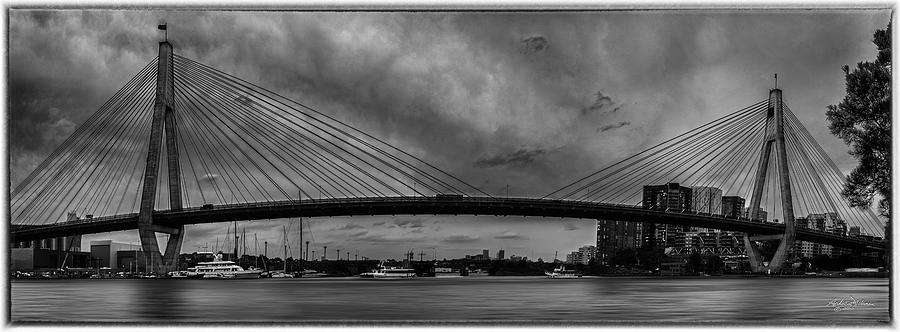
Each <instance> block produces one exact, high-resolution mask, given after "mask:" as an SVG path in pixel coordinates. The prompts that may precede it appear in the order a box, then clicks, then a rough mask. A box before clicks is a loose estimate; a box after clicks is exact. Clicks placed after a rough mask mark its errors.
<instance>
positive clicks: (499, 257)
mask: <svg viewBox="0 0 900 332" xmlns="http://www.w3.org/2000/svg"><path fill="white" fill-rule="evenodd" d="M504 255H506V252H505V251H503V249H500V250H497V260H500V261H502V260H503V259H504V258H505V256H504Z"/></svg>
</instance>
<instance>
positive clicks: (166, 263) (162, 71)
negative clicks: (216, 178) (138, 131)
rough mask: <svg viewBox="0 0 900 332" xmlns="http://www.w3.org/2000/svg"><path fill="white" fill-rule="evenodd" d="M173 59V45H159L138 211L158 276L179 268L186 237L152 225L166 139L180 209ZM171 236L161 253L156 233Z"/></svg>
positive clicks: (173, 200) (174, 205)
mask: <svg viewBox="0 0 900 332" xmlns="http://www.w3.org/2000/svg"><path fill="white" fill-rule="evenodd" d="M173 65H174V59H173V52H172V44H169V42H168V41H163V42H160V43H159V61H158V65H157V76H156V97H155V100H154V104H153V117H152V120H151V121H152V122H151V128H150V147H149V149H148V150H147V162H146V168H145V169H144V187H143V190H142V191H141V205H140V211H139V212H138V233H139V234H140V237H141V247H142V249H143V251H144V253H145V254H147V255H150V257H149V260H150V261H151V262H152V263H151V266H150V268H151V269H152V271H154V272H157V273H165V272H168V271H172V270H174V269H175V268H176V263H177V260H178V254H179V253H180V251H181V243H182V240H183V238H184V226H180V227H177V228H173V227H164V226H160V225H155V224H154V223H153V208H154V206H155V204H156V193H157V188H156V187H157V176H158V175H159V160H160V149H161V145H162V140H163V137H165V142H166V165H167V166H168V184H169V188H168V189H169V205H170V208H171V209H172V210H181V209H182V203H181V173H180V168H179V165H178V144H177V140H176V137H177V131H176V127H175V113H174V106H173V105H174V100H175V99H174V95H175V88H174V79H175V77H174V70H173ZM157 232H162V233H168V234H169V240H168V242H167V245H166V253H165V256H163V255H162V254H161V253H160V251H159V244H158V243H157V241H156V233H157Z"/></svg>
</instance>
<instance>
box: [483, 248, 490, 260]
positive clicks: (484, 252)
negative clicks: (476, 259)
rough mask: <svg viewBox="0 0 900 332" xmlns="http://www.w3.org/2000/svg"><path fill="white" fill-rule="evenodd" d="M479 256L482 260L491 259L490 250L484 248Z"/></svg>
mask: <svg viewBox="0 0 900 332" xmlns="http://www.w3.org/2000/svg"><path fill="white" fill-rule="evenodd" d="M481 257H482V258H483V259H484V260H491V255H490V252H489V251H488V250H487V249H484V250H482V251H481Z"/></svg>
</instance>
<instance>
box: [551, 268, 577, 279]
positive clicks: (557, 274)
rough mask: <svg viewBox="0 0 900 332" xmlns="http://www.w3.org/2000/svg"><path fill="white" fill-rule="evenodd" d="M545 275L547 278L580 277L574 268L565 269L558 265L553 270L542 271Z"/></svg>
mask: <svg viewBox="0 0 900 332" xmlns="http://www.w3.org/2000/svg"><path fill="white" fill-rule="evenodd" d="M544 274H546V275H547V278H550V279H576V278H581V273H578V271H575V270H566V268H565V267H564V266H562V265H560V266H559V267H558V268H555V269H553V272H544Z"/></svg>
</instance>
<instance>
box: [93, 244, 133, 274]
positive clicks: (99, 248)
mask: <svg viewBox="0 0 900 332" xmlns="http://www.w3.org/2000/svg"><path fill="white" fill-rule="evenodd" d="M140 248H141V246H140V245H135V244H128V243H118V242H113V241H112V240H102V241H91V259H92V260H94V262H93V263H92V264H91V266H92V267H95V268H101V267H108V268H111V269H118V267H119V265H118V254H117V252H119V251H128V250H132V251H133V250H137V249H140Z"/></svg>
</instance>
